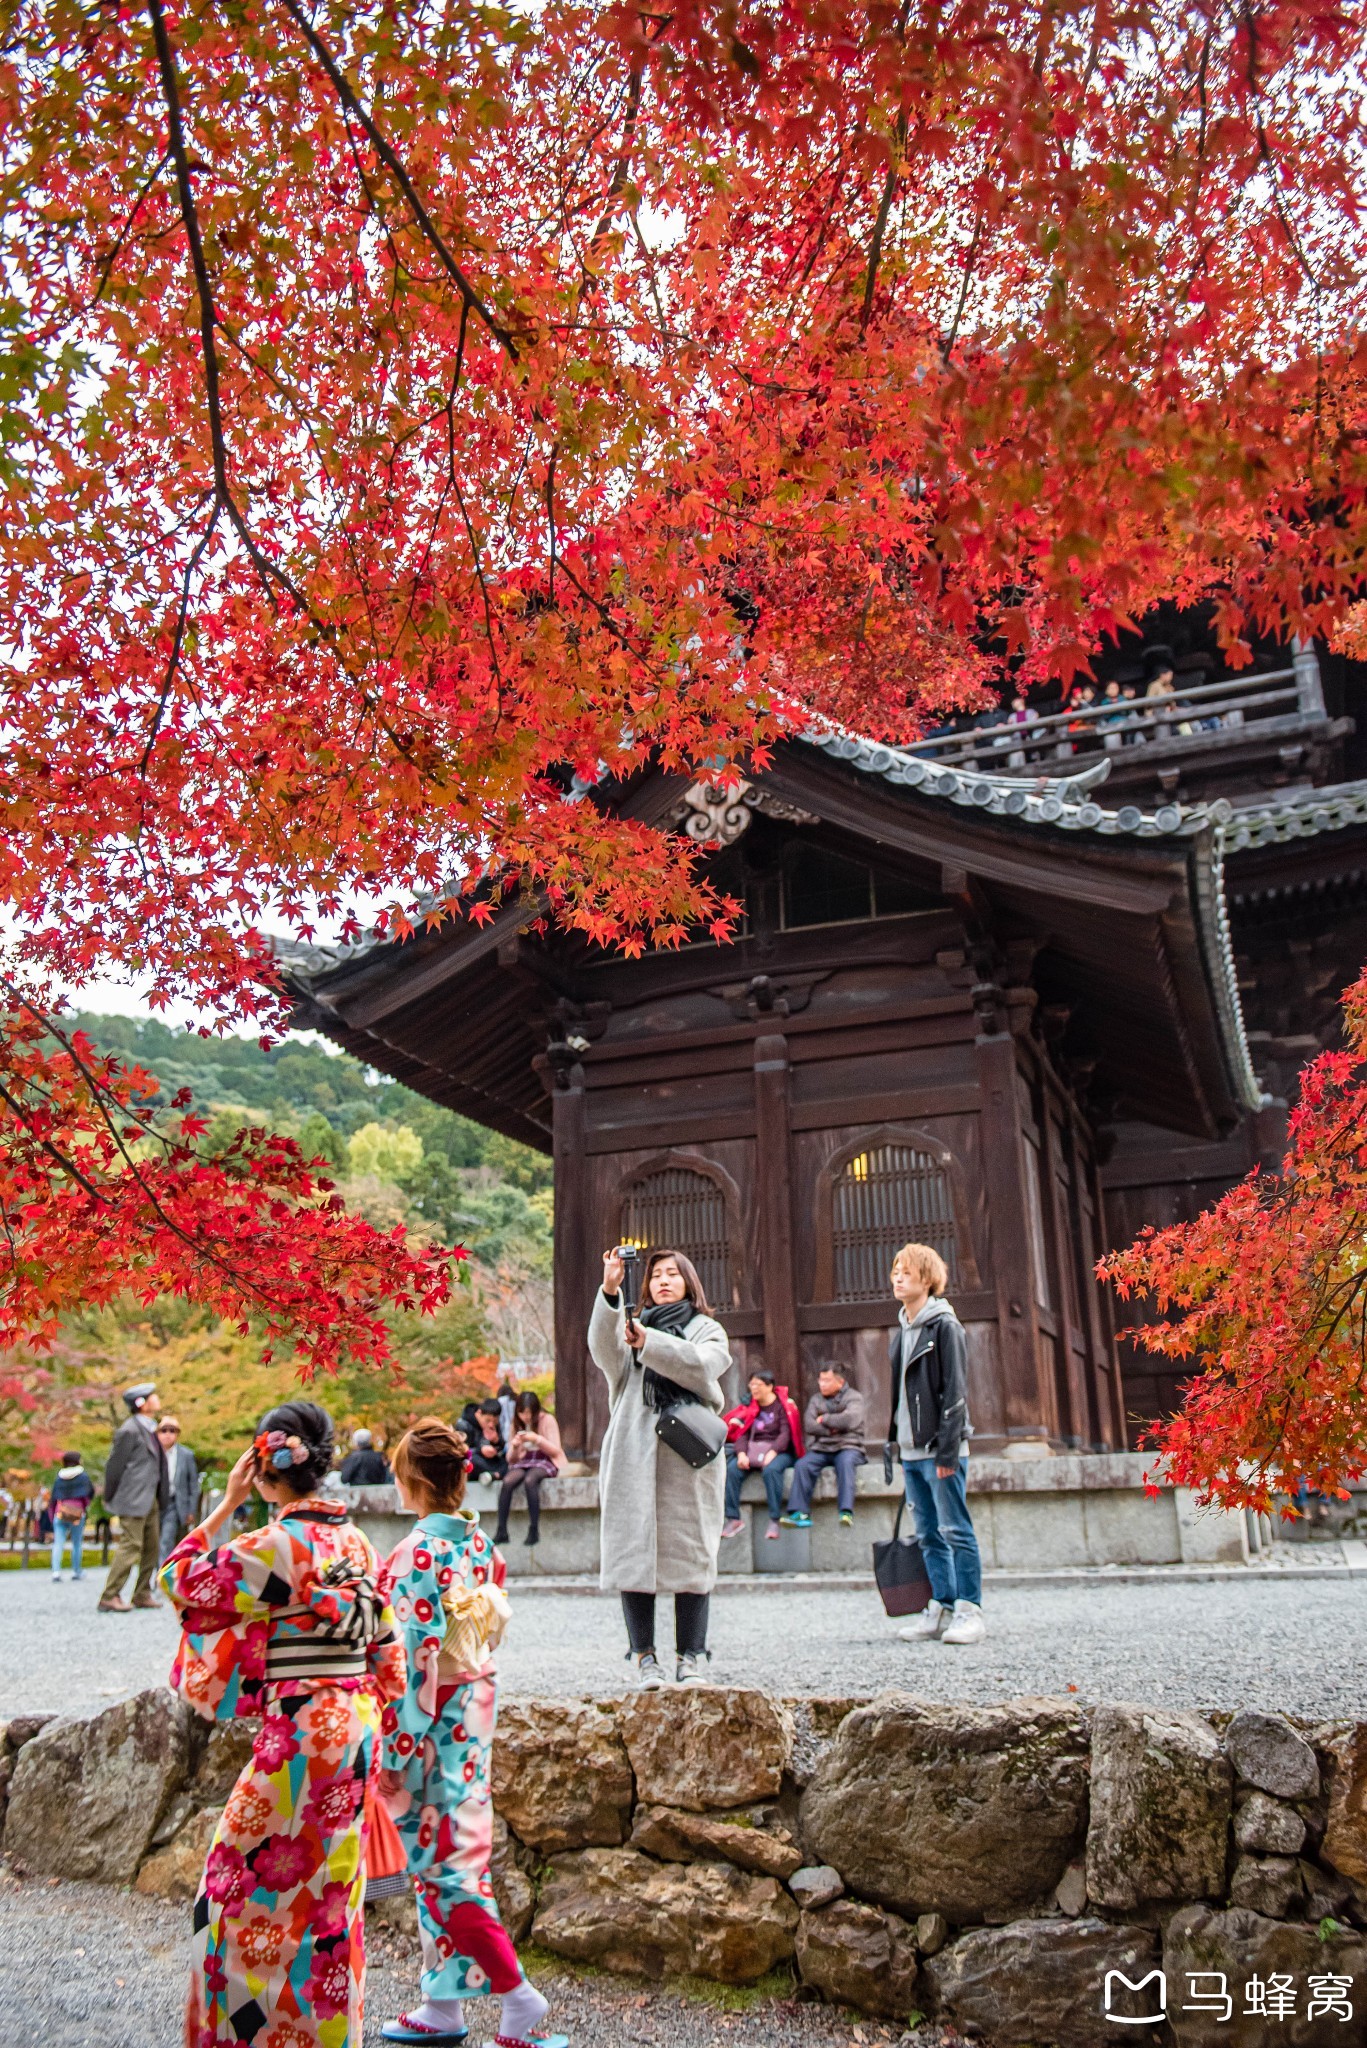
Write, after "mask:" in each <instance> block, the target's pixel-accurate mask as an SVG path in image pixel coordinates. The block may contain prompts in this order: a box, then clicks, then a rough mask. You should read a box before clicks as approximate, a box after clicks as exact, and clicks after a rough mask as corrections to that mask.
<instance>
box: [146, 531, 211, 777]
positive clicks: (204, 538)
mask: <svg viewBox="0 0 1367 2048" xmlns="http://www.w3.org/2000/svg"><path fill="white" fill-rule="evenodd" d="M219 509H220V508H219V506H218V505H215V506H214V509H213V511H212V513H211V514H210V516H209V524H208V525H207V526H206V527H205V529H204V531H203V533H202V534H201V535H200V537H199V539H198V540H197V541H196V543H195V546H194V548H193V550H192V552H191V554H190V557H189V560H188V561H187V562H186V564H185V573H184V575H183V576H182V577H181V583H180V600H179V603H178V604H177V606H176V630H175V633H174V635H173V636H172V640H171V652H170V655H169V657H168V659H167V663H166V674H165V675H164V676H163V677H162V683H161V692H160V695H159V696H158V698H157V702H156V708H155V710H154V711H153V713H152V723H151V725H150V726H149V728H148V732H147V744H146V746H145V747H144V748H143V750H142V759H141V761H140V762H139V763H138V779H139V780H140V781H143V780H145V778H146V775H147V768H148V764H149V762H150V761H151V759H152V749H153V747H154V746H155V745H156V739H157V733H158V731H159V730H160V727H161V721H162V719H163V718H164V717H165V715H166V707H167V705H168V704H169V703H170V701H171V685H172V683H173V682H174V681H175V679H176V673H177V671H178V669H179V667H180V650H181V648H182V646H183V645H184V643H185V622H186V619H187V618H188V616H189V611H190V585H191V582H192V581H193V579H194V573H195V570H196V569H197V568H198V567H199V564H200V562H201V560H202V559H203V556H204V551H205V549H206V548H207V547H208V545H209V542H210V541H211V540H212V539H213V534H214V528H215V527H216V526H217V524H218V514H219ZM144 795H145V792H144Z"/></svg>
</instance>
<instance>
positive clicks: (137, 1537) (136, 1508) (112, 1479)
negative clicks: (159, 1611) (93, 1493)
mask: <svg viewBox="0 0 1367 2048" xmlns="http://www.w3.org/2000/svg"><path fill="white" fill-rule="evenodd" d="M123 1403H124V1406H125V1408H127V1410H128V1420H127V1422H123V1423H120V1425H119V1427H118V1429H117V1430H115V1432H114V1441H113V1443H112V1445H111V1446H110V1451H109V1463H108V1464H107V1465H106V1466H105V1468H104V1504H105V1506H106V1507H107V1508H108V1510H109V1512H110V1514H111V1515H117V1516H118V1518H119V1541H118V1545H117V1547H116V1549H115V1551H114V1556H113V1559H112V1561H111V1563H110V1566H109V1576H108V1578H107V1579H106V1580H105V1582H104V1591H103V1593H102V1594H101V1595H100V1601H99V1611H100V1613H101V1614H126V1613H127V1612H128V1607H129V1603H128V1601H126V1600H125V1599H123V1598H122V1594H123V1589H124V1586H125V1585H126V1584H127V1582H128V1579H129V1576H130V1574H136V1581H135V1584H134V1587H133V1600H132V1605H133V1606H134V1607H160V1605H161V1602H160V1600H159V1599H158V1598H157V1596H156V1594H155V1593H154V1592H153V1591H152V1574H153V1572H154V1571H155V1570H156V1568H157V1551H158V1547H159V1542H160V1537H161V1517H162V1511H163V1509H165V1508H166V1507H168V1506H169V1505H170V1500H171V1481H170V1476H169V1474H168V1472H167V1469H166V1453H165V1451H164V1450H163V1449H162V1447H161V1444H160V1443H159V1442H158V1440H157V1411H158V1409H159V1408H160V1407H161V1397H160V1395H159V1394H158V1393H157V1390H156V1388H155V1386H153V1384H152V1382H151V1381H150V1380H147V1381H144V1382H143V1384H142V1385H140V1386H136V1387H128V1388H127V1389H126V1390H125V1392H124V1397H123Z"/></svg>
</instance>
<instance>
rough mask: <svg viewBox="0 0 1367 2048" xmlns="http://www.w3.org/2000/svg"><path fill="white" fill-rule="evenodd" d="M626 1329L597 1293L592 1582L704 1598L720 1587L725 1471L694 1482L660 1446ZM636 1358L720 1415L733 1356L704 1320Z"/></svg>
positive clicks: (719, 1461)
mask: <svg viewBox="0 0 1367 2048" xmlns="http://www.w3.org/2000/svg"><path fill="white" fill-rule="evenodd" d="M625 1322H626V1312H625V1310H624V1309H623V1307H622V1304H621V1301H620V1299H619V1301H618V1304H617V1307H616V1308H613V1307H612V1306H611V1305H610V1303H609V1302H608V1300H607V1298H606V1296H605V1295H604V1293H603V1291H602V1289H601V1288H599V1290H598V1294H597V1296H596V1297H595V1300H594V1304H593V1314H592V1315H591V1316H590V1318H589V1352H590V1354H591V1356H592V1358H593V1362H594V1364H595V1365H596V1366H597V1367H598V1368H599V1370H600V1371H601V1372H602V1374H603V1377H604V1378H605V1379H606V1381H607V1383H608V1402H609V1411H610V1412H609V1415H608V1426H607V1433H606V1435H605V1436H604V1438H603V1449H602V1454H601V1461H600V1463H599V1467H598V1498H599V1507H600V1517H599V1519H600V1529H601V1535H602V1570H601V1572H600V1574H599V1581H598V1582H599V1584H600V1585H601V1586H602V1587H603V1588H604V1589H605V1590H606V1591H607V1592H612V1593H710V1592H711V1591H712V1588H713V1586H714V1585H715V1584H716V1580H717V1549H718V1546H719V1545H720V1543H721V1525H722V1515H723V1511H724V1507H725V1500H724V1495H725V1487H726V1462H725V1460H724V1459H723V1458H714V1459H713V1460H712V1462H711V1464H710V1465H704V1466H703V1467H702V1469H701V1471H698V1472H695V1471H694V1470H693V1468H692V1466H691V1465H686V1464H685V1463H684V1461H683V1459H682V1458H681V1457H680V1456H679V1454H678V1452H677V1451H671V1450H670V1448H669V1446H668V1444H662V1443H661V1442H660V1439H659V1438H658V1437H657V1436H656V1434H655V1416H654V1412H653V1411H652V1410H651V1409H649V1408H647V1406H646V1404H645V1400H644V1398H643V1396H642V1392H641V1377H642V1375H641V1373H640V1372H638V1371H637V1369H636V1354H635V1353H633V1351H632V1350H631V1347H630V1345H629V1344H628V1343H627V1341H626V1335H625ZM639 1355H640V1359H641V1365H642V1367H643V1368H644V1367H645V1366H649V1367H650V1369H651V1371H652V1372H658V1373H663V1374H664V1376H665V1378H666V1379H671V1380H677V1382H678V1384H679V1385H680V1386H681V1387H687V1388H688V1390H689V1392H690V1393H693V1394H696V1395H697V1396H698V1399H699V1400H700V1401H701V1402H702V1403H703V1405H704V1407H707V1408H710V1409H712V1411H713V1413H714V1414H717V1415H720V1414H721V1412H722V1391H721V1379H722V1375H723V1373H725V1372H726V1370H727V1368H728V1367H729V1365H730V1363H731V1352H730V1347H729V1346H728V1344H727V1341H726V1332H725V1330H723V1328H722V1326H721V1324H720V1323H715V1322H713V1320H712V1318H711V1316H701V1315H699V1316H694V1318H693V1320H692V1322H691V1323H690V1324H689V1325H688V1327H687V1329H686V1330H685V1331H684V1333H683V1335H682V1336H681V1337H671V1336H669V1335H668V1333H667V1332H666V1331H664V1330H647V1331H646V1341H645V1343H644V1344H643V1345H642V1346H641V1350H640V1354H639Z"/></svg>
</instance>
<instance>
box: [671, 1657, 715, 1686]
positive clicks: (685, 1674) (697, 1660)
mask: <svg viewBox="0 0 1367 2048" xmlns="http://www.w3.org/2000/svg"><path fill="white" fill-rule="evenodd" d="M706 1666H707V1652H706V1651H703V1653H702V1654H701V1656H694V1655H693V1653H692V1651H691V1650H690V1651H688V1652H687V1653H686V1654H685V1655H683V1656H682V1657H680V1659H679V1664H678V1669H677V1670H676V1671H675V1673H674V1683H675V1684H676V1685H706V1684H707V1669H706Z"/></svg>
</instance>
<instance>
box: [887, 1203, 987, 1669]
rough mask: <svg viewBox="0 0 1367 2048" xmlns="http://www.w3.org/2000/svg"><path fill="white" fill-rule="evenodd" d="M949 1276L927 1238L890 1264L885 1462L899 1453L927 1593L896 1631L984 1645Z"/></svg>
mask: <svg viewBox="0 0 1367 2048" xmlns="http://www.w3.org/2000/svg"><path fill="white" fill-rule="evenodd" d="M948 1283H949V1272H948V1269H947V1267H946V1265H945V1262H944V1260H943V1259H942V1258H941V1257H940V1254H939V1253H938V1252H937V1251H936V1250H935V1248H934V1246H933V1245H928V1244H904V1245H903V1246H902V1249H901V1251H900V1252H898V1254H897V1256H896V1258H895V1259H894V1260H893V1262H892V1291H893V1293H894V1294H895V1295H896V1297H897V1304H898V1316H897V1323H896V1326H895V1327H894V1329H893V1332H892V1338H891V1341H890V1343H889V1346H888V1358H889V1363H890V1364H891V1367H892V1418H891V1420H890V1422H889V1423H888V1446H887V1450H888V1455H887V1466H888V1467H889V1468H890V1467H891V1463H892V1460H893V1458H894V1457H898V1458H900V1459H901V1462H902V1475H903V1481H904V1483H905V1486H906V1497H907V1506H908V1507H909V1508H910V1509H911V1512H912V1518H913V1520H914V1521H915V1524H916V1538H917V1541H918V1542H919V1543H920V1546H921V1554H922V1556H923V1557H924V1558H925V1561H926V1576H927V1577H928V1578H929V1580H930V1590H931V1594H932V1598H931V1600H930V1603H929V1605H928V1606H927V1607H926V1608H925V1609H924V1610H923V1611H922V1612H921V1613H920V1614H918V1615H916V1616H915V1617H914V1618H913V1619H912V1621H911V1622H909V1623H908V1625H907V1627H905V1628H902V1629H899V1630H898V1631H897V1633H898V1634H899V1635H900V1636H901V1637H902V1638H903V1640H904V1641H905V1642H909V1643H915V1642H931V1641H936V1640H938V1641H940V1642H942V1643H980V1642H981V1641H982V1639H983V1637H984V1635H985V1634H986V1633H987V1631H986V1628H985V1626H984V1623H983V1611H982V1597H983V1570H982V1559H981V1557H980V1556H979V1553H978V1538H977V1535H976V1534H975V1532H974V1528H973V1518H972V1516H971V1515H970V1514H969V1512H968V1495H967V1484H968V1438H969V1421H968V1374H967V1363H968V1346H967V1343H966V1341H965V1338H964V1330H963V1324H962V1323H961V1322H960V1321H959V1318H958V1317H957V1316H956V1315H955V1313H954V1311H953V1309H952V1308H951V1307H950V1305H949V1303H948V1302H947V1301H946V1300H945V1298H944V1293H945V1288H946V1286H947V1285H948Z"/></svg>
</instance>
